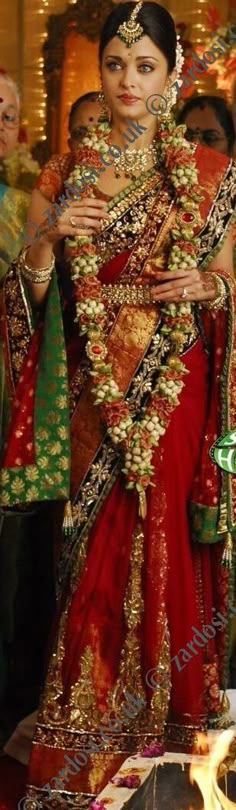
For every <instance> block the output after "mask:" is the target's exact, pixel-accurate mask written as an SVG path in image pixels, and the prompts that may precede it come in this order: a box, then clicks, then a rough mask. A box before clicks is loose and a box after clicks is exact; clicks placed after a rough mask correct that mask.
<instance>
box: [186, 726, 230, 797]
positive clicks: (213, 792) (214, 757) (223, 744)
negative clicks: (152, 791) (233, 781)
mask: <svg viewBox="0 0 236 810" xmlns="http://www.w3.org/2000/svg"><path fill="white" fill-rule="evenodd" d="M202 736H203V735H199V740H198V744H199V748H200V749H201V750H202V749H203V750H207V749H208V750H209V749H210V750H209V754H207V755H205V756H203V757H202V760H203V761H202V763H200V764H195V763H193V764H192V765H191V767H190V781H191V782H192V783H193V782H194V781H195V782H197V784H198V786H199V788H200V790H201V792H202V795H203V799H204V807H205V810H221V808H223V810H235V808H236V805H235V802H231V801H230V799H227V797H226V796H225V795H224V793H222V790H220V788H219V787H218V784H217V771H218V768H219V765H220V763H221V762H223V760H224V759H225V757H226V756H227V754H228V751H229V747H230V744H231V743H232V740H233V738H234V737H235V730H232V729H231V730H230V729H227V731H223V732H222V734H220V735H218V736H217V738H215V735H214V736H213V735H212V736H210V735H209V734H208V736H207V737H206V738H205V740H204V739H202ZM198 763H199V758H198Z"/></svg>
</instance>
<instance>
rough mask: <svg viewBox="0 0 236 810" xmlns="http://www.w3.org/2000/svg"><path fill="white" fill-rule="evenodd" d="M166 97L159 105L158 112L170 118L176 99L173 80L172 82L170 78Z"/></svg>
mask: <svg viewBox="0 0 236 810" xmlns="http://www.w3.org/2000/svg"><path fill="white" fill-rule="evenodd" d="M164 99H165V101H164V102H161V104H160V106H159V109H158V112H159V113H160V115H162V116H163V117H164V118H169V117H170V113H171V110H172V107H173V106H174V104H175V101H176V99H175V98H174V93H173V91H172V82H171V80H170V79H169V81H168V84H167V92H166V96H164Z"/></svg>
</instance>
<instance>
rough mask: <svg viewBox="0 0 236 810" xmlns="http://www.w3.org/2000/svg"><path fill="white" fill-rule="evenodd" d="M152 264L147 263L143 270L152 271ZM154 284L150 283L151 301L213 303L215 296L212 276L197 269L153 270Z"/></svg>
mask: <svg viewBox="0 0 236 810" xmlns="http://www.w3.org/2000/svg"><path fill="white" fill-rule="evenodd" d="M154 266H155V265H154V263H151V262H147V264H146V266H145V270H146V271H147V272H148V269H149V267H150V269H151V268H152V270H153V269H154ZM155 281H158V282H159V283H158V286H156V285H155V282H154V283H153V284H152V283H151V285H150V286H151V292H152V297H153V301H157V302H158V301H170V302H172V301H173V302H178V303H179V302H180V301H213V300H214V298H215V297H216V295H217V292H216V285H215V283H214V274H213V273H207V272H203V271H201V272H200V271H199V270H198V269H197V268H194V269H190V270H165V271H164V272H163V271H159V270H156V269H155Z"/></svg>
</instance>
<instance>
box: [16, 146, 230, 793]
mask: <svg viewBox="0 0 236 810" xmlns="http://www.w3.org/2000/svg"><path fill="white" fill-rule="evenodd" d="M204 151H205V150H204ZM223 167H224V164H223ZM224 168H225V167H224ZM221 176H222V171H221ZM215 191H216V188H214V192H215ZM212 194H213V190H212ZM213 202H214V197H211V195H210V194H209V202H208V206H207V205H206V212H205V216H206V215H207V213H209V210H210V208H211V206H212V205H213ZM219 207H220V206H219ZM170 208H171V210H170ZM164 213H165V223H163V221H161V222H160V223H159V224H160V227H159V231H158V228H157V217H156V209H155V204H154V208H153V211H152V215H151V217H150V220H149V222H148V225H146V227H145V228H144V231H143V233H142V241H141V240H140V243H139V244H136V246H135V248H134V249H133V250H132V252H131V254H130V256H129V259H128V263H127V253H124V254H123V256H122V254H121V255H120V256H117V257H116V259H114V260H113V261H112V260H111V261H110V262H108V263H107V265H105V266H104V267H103V268H102V269H101V280H102V281H103V282H104V283H108V281H109V283H111V275H112V281H114V282H115V281H116V280H117V279H120V278H121V277H122V278H125V277H126V275H127V273H128V278H129V279H130V280H132V281H135V278H137V277H138V276H139V277H140V275H142V278H143V277H144V275H145V260H146V258H147V256H149V257H150V253H151V252H152V250H153V251H154V255H155V256H156V255H157V257H158V260H159V263H160V266H165V261H166V254H167V249H168V234H169V229H170V227H171V226H172V225H173V216H174V211H173V206H171V205H170V201H169V210H168V211H167V212H163V218H164ZM154 215H155V216H154ZM219 219H220V217H219ZM229 219H230V211H229V212H228V221H229ZM226 227H227V223H226V221H225V220H224V223H223V228H222V231H221V233H220V234H219V236H220V238H221V237H222V235H223V234H224V233H225V231H226ZM209 230H210V226H209ZM157 231H158V233H157ZM219 236H218V241H219ZM204 238H205V250H206V255H207V222H205V235H204ZM210 258H211V255H210V256H209V261H210ZM201 259H202V261H204V256H202V257H201ZM12 272H13V271H12ZM13 283H15V284H18V283H19V282H18V280H16V279H15V277H14V282H13V276H12V277H11V276H10V274H9V285H10V286H9V289H8V296H9V291H10V288H12V285H13ZM228 284H229V290H230V288H231V284H230V282H228ZM230 298H231V304H232V296H230ZM56 301H57V298H56V288H55V286H54V282H52V288H51V291H50V294H49V296H48V300H47V304H46V310H45V315H44V327H43V324H42V323H41V324H38V326H36V329H35V330H34V335H33V338H32V339H31V341H30V339H29V351H28V354H27V352H25V360H24V361H23V366H22V367H21V375H20V380H19V382H18V387H17V391H16V393H17V396H16V400H17V402H18V405H17V402H16V403H15V408H16V411H15V418H16V417H17V419H18V422H17V432H18V433H20V429H19V428H20V419H21V414H20V408H19V402H20V401H21V406H22V396H23V395H24V405H25V408H26V411H25V414H26V417H27V419H26V422H27V424H29V427H28V428H27V430H28V435H27V445H28V447H27V453H28V456H27V459H26V461H25V469H26V474H25V478H24V479H23V476H21V478H20V477H19V470H20V467H21V466H23V465H22V464H21V465H19V464H18V468H17V469H15V477H14V473H13V471H14V467H13V466H11V465H12V464H13V462H14V454H15V459H16V453H18V450H19V445H18V444H17V442H18V441H20V439H21V437H20V436H16V435H14V438H12V434H11V430H10V431H9V437H8V444H7V448H6V453H5V456H4V459H3V470H2V473H3V476H4V475H5V480H6V476H8V480H7V483H8V484H9V482H10V485H11V486H10V487H8V488H7V485H5V490H4V491H5V496H7V497H9V498H11V497H12V483H13V484H14V486H15V484H16V479H17V478H18V479H19V478H20V480H21V481H23V488H22V493H21V495H22V499H24V498H25V499H27V496H28V491H29V490H28V489H27V487H28V486H29V485H28V484H27V476H28V474H29V472H31V474H32V473H33V474H34V476H35V484H34V486H35V488H36V489H37V491H38V493H40V494H41V493H42V495H43V486H42V488H41V489H40V486H41V484H40V481H41V480H45V472H44V469H45V468H44V469H43V472H42V467H41V468H40V461H41V458H43V464H44V465H45V459H46V457H47V453H46V450H47V449H49V447H51V439H52V435H51V434H50V437H49V439H50V444H48V441H49V439H48V436H47V437H45V433H44V437H42V432H41V431H42V429H43V428H42V424H40V425H39V419H40V414H39V410H40V407H39V408H38V399H39V393H41V398H40V406H41V409H42V408H44V416H45V413H46V415H47V408H46V404H45V402H42V389H43V375H45V374H46V358H45V354H47V352H45V344H44V345H42V340H43V338H42V335H44V340H46V336H45V333H46V332H47V329H46V325H47V324H48V322H49V321H50V318H51V321H50V323H51V328H52V323H53V324H54V325H55V322H56V324H57V328H55V333H54V334H55V335H57V345H56V348H57V351H58V353H59V355H60V352H61V358H60V360H61V363H62V365H63V362H62V361H63V356H62V354H63V342H62V337H61V334H62V333H61V331H60V330H59V328H58V325H59V324H60V310H59V307H58V304H57V303H56ZM52 302H53V303H52ZM5 305H6V310H7V307H8V305H10V304H9V300H8V302H7V300H6V299H5ZM231 312H232V309H231V310H230V314H231ZM158 323H159V312H158V309H157V308H156V307H148V308H135V311H134V309H133V308H130V307H123V308H122V309H121V311H120V312H118V313H117V314H116V319H115V323H114V325H113V327H112V329H111V331H110V334H109V337H108V345H109V352H110V354H111V353H112V357H114V358H116V363H115V373H116V375H117V376H118V379H119V383H120V384H121V383H122V387H123V390H125V391H126V393H127V394H128V396H129V397H130V401H131V404H132V405H133V407H135V408H137V407H139V405H140V404H141V403H142V401H143V396H144V397H145V396H146V395H147V394H148V391H149V390H150V385H151V384H152V382H153V379H154V378H155V373H156V372H157V369H158V363H159V362H160V354H161V356H165V352H166V351H168V345H167V346H163V345H161V346H160V344H159V335H158ZM124 325H125V331H124ZM205 331H206V332H207V333H208V335H209V339H210V338H211V358H212V363H211V367H212V369H213V372H214V373H212V378H213V379H212V380H211V381H209V361H208V357H207V354H206V352H205V350H204V348H203V344H202V340H201V338H200V337H199V336H198V335H196V334H195V336H194V338H193V345H192V346H191V347H186V348H185V352H184V361H185V364H186V367H187V368H188V370H189V374H188V376H186V381H185V386H184V389H183V391H182V394H181V397H180V406H179V407H177V408H176V410H175V411H174V413H173V415H172V418H171V421H170V424H169V427H168V429H167V432H166V434H165V436H164V437H163V439H162V440H161V441H160V443H159V446H158V448H157V449H156V452H155V455H154V467H155V476H154V480H155V483H156V486H155V488H153V489H152V490H151V491H150V492H149V494H148V517H147V520H146V521H145V523H144V524H143V525H142V526H140V522H139V521H138V515H137V500H136V495H135V494H134V493H132V492H131V493H130V492H127V491H126V490H125V488H124V480H123V478H122V476H121V474H120V468H121V464H122V461H121V459H120V458H119V455H118V456H117V454H116V453H114V450H113V448H112V447H111V445H109V444H108V445H107V444H106V437H105V436H104V431H103V430H102V432H101V426H100V424H99V421H98V418H97V415H96V414H97V411H95V409H94V408H93V407H92V405H91V399H90V395H89V391H88V387H87V385H86V384H85V385H84V377H83V373H85V376H86V370H84V369H83V367H82V365H80V367H79V372H81V375H79V374H78V376H77V379H76V385H77V390H75V386H74V383H75V365H76V364H75V362H73V355H74V351H75V345H74V346H73V345H72V344H73V341H72V340H71V341H70V345H69V346H68V367H69V372H70V373H71V376H72V379H73V385H72V391H71V394H72V410H73V413H72V420H71V447H72V453H71V460H72V469H71V479H72V495H73V502H74V517H75V523H76V537H75V538H73V544H72V546H71V547H70V548H68V547H66V546H65V556H64V566H66V568H67V571H66V578H65V583H64V588H63V593H62V600H61V604H60V608H59V619H58V629H57V639H56V642H55V645H54V651H53V656H52V659H51V663H50V666H49V672H48V677H47V680H46V686H45V691H44V695H43V698H42V703H41V708H40V713H39V719H38V726H37V730H36V736H35V741H34V746H33V753H32V760H31V766H30V774H29V783H30V785H31V786H32V788H30V791H29V792H30V795H31V796H32V797H33V796H34V797H36V796H37V797H39V796H40V795H41V796H43V795H45V791H43V786H44V785H45V783H48V784H49V786H50V788H52V789H54V790H55V791H59V792H61V793H62V795H65V796H67V797H68V799H69V797H70V798H71V802H72V805H73V802H75V803H76V804H77V805H78V802H79V801H80V798H81V795H84V796H91V795H94V793H96V792H97V791H98V790H99V789H101V787H102V785H103V784H105V783H106V781H107V779H108V778H109V777H110V776H111V775H112V774H114V772H115V771H116V769H117V767H118V766H119V764H120V762H121V761H122V760H123V759H125V758H126V756H127V755H128V753H130V752H131V751H136V750H137V749H139V748H140V747H142V746H143V745H144V743H145V742H147V741H150V740H151V739H153V737H156V738H158V737H162V735H163V731H164V725H165V722H166V721H167V719H168V729H169V731H170V733H171V734H172V737H174V738H175V743H177V742H178V739H179V742H180V741H181V743H182V747H183V744H184V742H185V743H186V744H187V743H189V744H191V742H192V738H193V734H194V732H195V730H196V728H199V727H202V726H204V724H205V723H206V720H207V716H209V714H210V713H211V714H212V715H213V716H214V718H215V719H217V718H218V717H219V708H220V706H219V664H220V661H221V671H222V670H223V666H224V664H225V660H226V658H227V655H226V645H225V633H222V634H221V636H219V638H215V639H214V640H213V639H212V640H209V643H208V644H206V646H205V647H204V649H203V650H201V649H200V650H199V652H198V655H195V656H192V657H191V655H190V657H189V659H188V658H187V654H186V657H185V658H184V657H183V656H184V652H186V650H185V647H186V643H187V642H188V641H190V640H191V638H192V635H193V631H192V629H191V628H192V626H195V627H197V628H201V626H202V624H204V623H205V624H209V623H210V621H211V618H212V606H215V607H219V606H220V607H221V611H223V613H224V615H226V613H227V603H228V594H229V583H228V574H227V572H226V571H225V570H223V569H222V568H221V567H220V558H221V554H222V543H221V542H220V541H219V542H218V543H217V544H216V546H212V549H211V550H210V551H209V548H206V547H202V548H201V547H200V546H197V545H196V546H194V547H191V543H190V528H189V521H188V515H187V504H188V503H190V502H191V500H192V492H193V489H194V496H195V497H196V498H198V503H200V504H201V505H202V508H204V509H205V508H208V510H209V509H211V510H212V513H211V516H212V514H213V512H214V518H215V521H213V522H212V524H211V539H216V537H217V534H216V532H217V519H218V508H217V502H218V499H219V497H220V494H221V481H220V474H219V472H217V469H216V468H215V467H214V466H213V464H212V462H209V467H210V472H209V475H210V478H208V479H207V481H206V482H204V481H203V482H202V481H201V482H200V480H199V470H198V467H199V462H200V452H199V448H200V447H201V449H202V454H204V452H205V451H206V449H207V448H208V443H210V442H211V434H212V436H213V439H214V436H215V433H216V432H220V429H221V428H222V425H223V422H222V421H220V419H219V414H218V413H217V405H218V402H219V397H220V385H219V381H218V382H217V379H216V377H219V375H220V374H221V372H222V370H223V367H224V384H225V382H226V376H227V377H228V380H229V374H232V370H233V369H232V362H231V354H230V357H229V355H228V354H227V364H225V358H226V345H227V346H228V344H229V340H231V339H232V333H231V317H230V318H228V317H227V315H226V313H225V312H223V313H221V314H220V316H219V319H218V316H217V319H215V318H214V317H212V316H210V315H209V314H208V313H206V316H205ZM8 338H9V335H8ZM60 340H61V344H60ZM9 345H10V341H9V340H8V348H9ZM47 348H48V351H49V357H50V358H51V357H52V352H53V347H52V341H50V339H48V344H47ZM54 349H55V347H54ZM232 349H233V345H232V343H231V350H232ZM118 352H119V353H118ZM64 359H65V358H64ZM13 360H14V358H13ZM42 361H44V368H42V365H43V362H42ZM27 364H28V365H27ZM37 364H38V372H36V365H37ZM58 367H59V356H58V357H57V366H56V368H57V369H58ZM15 372H16V369H15ZM37 374H38V376H37ZM27 375H28V377H27ZM121 375H122V377H121ZM26 378H27V386H28V387H27V389H26ZM39 382H40V385H39ZM53 382H54V381H53ZM63 383H64V388H63V391H64V390H65V380H64V378H63ZM56 385H57V381H56V380H55V382H54V387H55V386H56ZM20 386H22V387H23V389H24V391H23V390H22V389H21V390H20V391H19V387H20ZM37 386H38V387H37ZM45 390H46V389H45V387H44V400H45V399H46V397H45ZM47 390H48V392H49V393H48V400H49V401H50V403H51V402H52V389H50V386H49V389H47ZM32 392H33V393H32ZM19 393H20V394H21V398H20V396H19ZM30 394H31V399H32V396H34V419H35V421H34V431H33V429H32V422H31V423H30V422H29V423H28V419H30V413H31V412H32V406H31V405H30V396H29V395H30ZM213 395H214V396H213ZM27 396H28V399H27ZM58 396H59V394H58V391H56V404H57V407H58V408H59V413H56V414H55V412H54V421H53V418H52V414H53V410H52V405H50V409H51V410H50V418H49V419H48V420H46V422H45V423H44V431H45V429H46V430H47V431H49V429H50V426H51V425H53V426H54V431H55V433H54V441H55V438H56V441H59V438H60V440H61V436H62V431H61V428H62V427H63V425H62V421H63V418H64V415H63V418H62V420H61V409H60V405H59V402H60V400H59V399H58ZM215 397H216V398H215ZM214 401H215V407H214ZM62 406H63V408H66V402H65V399H64V400H63V403H62V402H61V408H62ZM17 408H18V410H17ZM37 408H38V410H37ZM48 408H49V406H48ZM91 408H92V410H91ZM30 409H31V410H30ZM91 413H92V419H91ZM55 417H56V418H55ZM227 419H228V420H229V413H227ZM30 425H31V427H30ZM224 426H225V423H224ZM38 428H39V430H38ZM78 429H79V430H80V431H81V439H80V443H79V442H78ZM85 430H86V432H85ZM15 433H16V431H15ZM38 433H39V437H38ZM40 436H41V438H40ZM35 437H36V441H34V439H35ZM87 437H88V440H87ZM207 437H208V438H207ZM28 438H30V439H31V441H28ZM64 438H65V441H66V440H67V437H66V436H65V437H64ZM82 439H83V441H82ZM180 440H181V441H180ZM40 442H44V455H43V454H42V453H43V445H42V444H40ZM25 448H26V434H24V446H23V445H22V443H21V448H20V449H21V453H23V452H24V453H25V452H26V449H25ZM45 448H46V450H45ZM30 454H31V455H30ZM57 456H58V458H57ZM89 456H90V462H89ZM17 457H18V461H19V459H20V456H17ZM62 457H63V458H66V456H62V451H61V450H59V448H58V447H57V451H56V448H55V446H54V459H53V460H54V464H55V462H56V464H55V466H56V465H57V471H60V459H61V458H62ZM21 460H22V457H21ZM205 463H207V453H206V455H205ZM48 466H49V468H50V469H49V476H48V478H49V479H51V484H50V482H49V480H48V479H47V481H48V486H51V489H50V493H49V495H48V493H47V492H44V497H47V495H48V496H49V497H52V493H53V494H54V497H55V498H56V497H57V498H58V497H63V495H62V492H61V489H60V492H59V495H58V493H57V488H59V487H60V486H61V480H60V482H59V481H58V480H56V478H55V476H54V480H52V459H51V458H50V459H48ZM15 467H17V464H15ZM40 470H41V473H42V474H41V477H40ZM67 473H68V469H66V471H65V475H67ZM37 475H38V478H37ZM39 478H40V481H39V483H38V479H39ZM79 478H81V479H82V486H81V488H80V492H78V484H79ZM209 480H210V486H209V483H207V482H209ZM63 483H64V485H65V487H64V497H65V496H66V492H67V486H66V478H65V479H64V481H63ZM53 485H54V490H53ZM203 487H204V489H203ZM83 490H84V492H85V495H84V494H83ZM79 495H80V498H79ZM15 497H16V495H15ZM86 509H87V511H86ZM85 524H86V525H85ZM124 527H125V532H124ZM222 536H223V537H224V534H223V535H222ZM219 538H220V536H219V535H218V538H217V539H218V540H219ZM198 539H199V538H198ZM208 539H210V538H208ZM216 573H217V578H216ZM216 583H217V584H216ZM206 584H207V588H206ZM186 607H187V609H186ZM180 650H182V657H181V655H180V658H179V660H180V662H181V672H180V671H179V670H178V669H177V668H176V664H175V660H174V659H175V657H176V656H177V655H178V654H179V651H180ZM170 659H172V676H171V682H172V695H171V703H170V710H169V717H167V715H168V704H169V692H170V680H169V668H170ZM190 659H191V660H190ZM156 667H158V668H159V676H160V673H161V675H162V676H164V678H162V680H161V682H160V686H159V688H157V689H156V690H155V691H154V690H153V689H151V687H149V688H148V686H147V683H146V681H145V674H146V672H147V671H148V670H150V669H152V668H156ZM204 674H205V680H206V683H205V685H204ZM127 689H128V690H129V692H130V693H133V694H136V695H138V697H139V699H140V700H143V701H144V702H145V701H146V705H145V707H144V708H143V709H141V710H140V711H138V712H137V713H136V715H137V716H136V717H134V718H133V720H132V718H130V719H129V722H128V725H127V723H126V724H125V723H124V722H122V717H123V714H122V703H123V702H124V698H125V691H126V690H127ZM139 707H140V704H139ZM105 712H108V713H109V712H111V714H112V717H113V720H115V719H116V720H117V729H116V730H114V731H112V730H111V729H110V732H109V730H108V731H107V728H106V740H104V738H103V739H101V726H103V727H104V725H105V720H104V722H103V716H104V713H105ZM119 721H120V725H119ZM178 735H179V738H178ZM103 736H104V735H103ZM177 738H178V739H177ZM91 746H93V748H92V750H95V753H94V754H92V756H91V757H89V747H90V750H91ZM86 747H87V749H86V750H87V752H88V759H89V764H87V765H86V764H85V766H84V767H83V768H82V767H80V765H79V764H77V771H76V769H75V766H74V770H73V772H72V773H71V771H72V768H73V766H72V765H71V764H68V757H69V759H70V760H71V759H72V760H73V757H74V756H75V755H76V756H77V757H78V761H79V752H81V753H82V749H83V750H85V748H86ZM65 751H66V755H67V759H65ZM80 764H81V760H80ZM65 767H67V773H65V772H64V777H63V775H61V774H59V776H58V772H59V771H61V770H62V769H65ZM78 768H80V771H78Z"/></svg>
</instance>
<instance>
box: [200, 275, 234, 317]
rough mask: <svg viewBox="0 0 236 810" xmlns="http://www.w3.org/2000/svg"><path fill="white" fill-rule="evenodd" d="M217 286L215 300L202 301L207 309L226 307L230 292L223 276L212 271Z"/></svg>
mask: <svg viewBox="0 0 236 810" xmlns="http://www.w3.org/2000/svg"><path fill="white" fill-rule="evenodd" d="M211 276H212V278H213V280H214V281H215V286H216V298H214V299H213V301H202V302H201V306H203V307H205V308H206V309H210V310H215V311H217V310H218V309H226V305H227V298H228V293H227V290H226V287H225V283H224V281H223V278H221V276H219V275H218V273H211Z"/></svg>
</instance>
